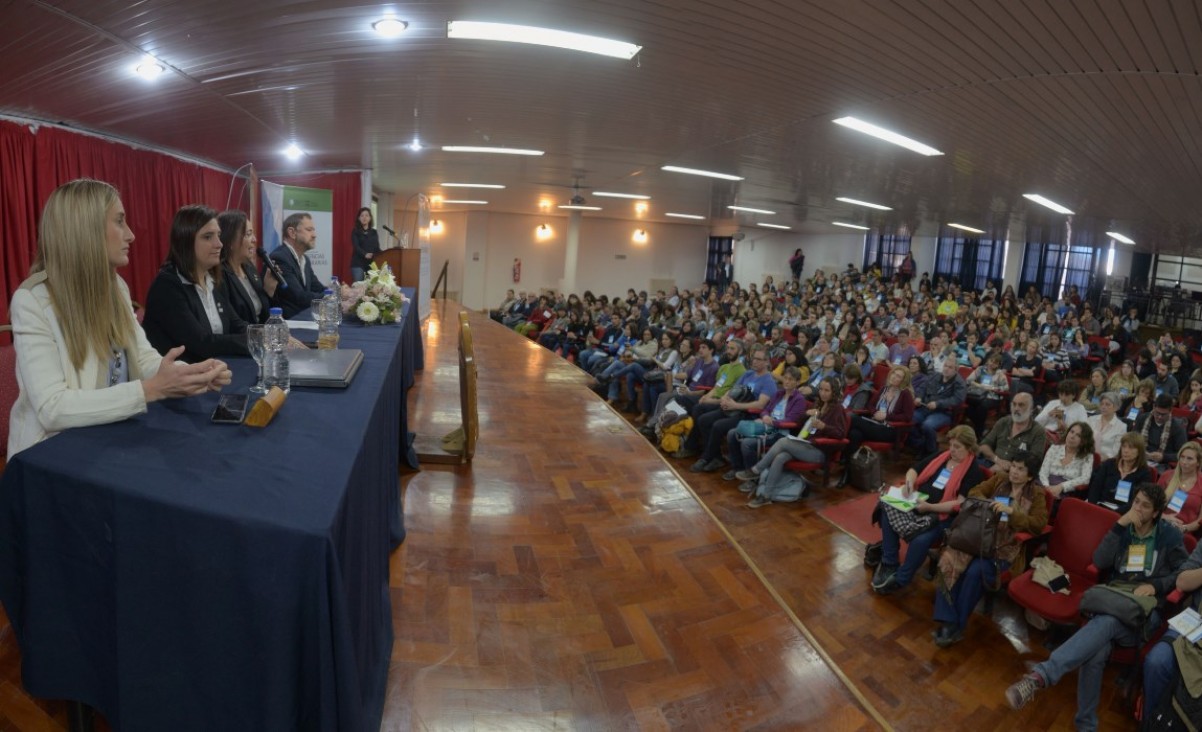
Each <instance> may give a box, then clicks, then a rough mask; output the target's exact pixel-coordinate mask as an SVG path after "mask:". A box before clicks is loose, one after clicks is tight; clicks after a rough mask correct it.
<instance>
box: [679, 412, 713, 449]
mask: <svg viewBox="0 0 1202 732" xmlns="http://www.w3.org/2000/svg"><path fill="white" fill-rule="evenodd" d="M689 414H690V416H691V417H692V418H693V429H691V430H689V436H688V437H686V438H685V441H684V448H685V449H686V450H694V451H697V452H700V451H701V448H702V447H703V446H704V445H705V438H707V437H709V431H710V428H712V427H713V425H714V422H716V421H718V420H719V419H722V408H721V407H719V406H718V403H717V402H706V403H705V404H702V403H701V402H698V403H697V406H695V407H693V408H692V410H690V412H689Z"/></svg>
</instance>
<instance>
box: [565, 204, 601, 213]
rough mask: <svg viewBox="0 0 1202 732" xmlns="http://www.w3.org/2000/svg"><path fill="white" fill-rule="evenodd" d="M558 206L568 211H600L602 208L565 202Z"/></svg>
mask: <svg viewBox="0 0 1202 732" xmlns="http://www.w3.org/2000/svg"><path fill="white" fill-rule="evenodd" d="M557 208H562V209H566V210H568V211H600V210H601V207H600V206H577V205H575V204H572V203H565V204H563V205H562V206H558V207H557Z"/></svg>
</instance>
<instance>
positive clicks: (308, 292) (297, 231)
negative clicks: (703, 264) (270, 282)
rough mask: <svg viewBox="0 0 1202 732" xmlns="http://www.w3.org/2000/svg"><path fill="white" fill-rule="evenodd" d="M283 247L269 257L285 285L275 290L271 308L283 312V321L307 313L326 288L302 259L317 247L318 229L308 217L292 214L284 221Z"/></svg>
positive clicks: (306, 215) (307, 260) (307, 215)
mask: <svg viewBox="0 0 1202 732" xmlns="http://www.w3.org/2000/svg"><path fill="white" fill-rule="evenodd" d="M283 235H284V243H283V244H282V245H280V246H279V247H277V248H276V249H275V251H273V252H272V253H271V261H273V262H275V264H276V266H277V267H279V270H280V274H282V275H283V276H284V285H286V287H284V286H281V287H277V288H276V291H275V295H274V296H273V297H272V298H271V304H272V305H274V306H276V307H278V308H283V310H284V317H285V318H291V317H292V316H293V315H296V314H297V313H299V312H300V311H302V310H307V309H308V308H309V306H310V305H311V304H312V302H313V300H315V299H316V298H319V297H321V295H322V293H323V292H325V289H326V286H325V285H324V284H322V282H321V281H320V280H318V279H317V275H316V274H314V273H313V265H312V264H310V263H309V258H308V257H306V256H305V253H306V252H308V251H309V250H310V249H312V248H313V247H315V246H317V227H315V226H314V225H313V217H312V216H310V215H309V214H307V213H294V214H292V215H291V216H289V217H288V218H286V219H284V231H283Z"/></svg>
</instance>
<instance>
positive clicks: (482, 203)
mask: <svg viewBox="0 0 1202 732" xmlns="http://www.w3.org/2000/svg"><path fill="white" fill-rule="evenodd" d="M443 203H444V204H449V203H458V204H460V205H463V206H487V205H488V201H467V200H451V199H447V200H445V201H443Z"/></svg>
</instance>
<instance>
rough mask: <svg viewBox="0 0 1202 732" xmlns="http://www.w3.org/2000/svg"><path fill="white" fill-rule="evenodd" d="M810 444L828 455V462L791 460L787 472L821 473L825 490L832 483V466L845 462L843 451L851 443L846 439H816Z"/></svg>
mask: <svg viewBox="0 0 1202 732" xmlns="http://www.w3.org/2000/svg"><path fill="white" fill-rule="evenodd" d="M810 442H812V443H813V444H814V447H817V448H818V449H819V450H821V451H822V452H823V453H824V454H825V455H826V462H825V463H807V462H805V461H804V460H790V461H789V462H787V463H785V470H789V471H792V472H794V473H805V472H813V471H821V472H822V487H823V488H825V487H826V486H827V485H829V484H830V482H831V464H832V463H839V462H841V461H842V460H843V451H844V450H845V449H847V446H848V445H849V444H850V443H849V441H848V440H846V439H839V440H835V439H832V438H830V437H815V438H814V439H813V440H810Z"/></svg>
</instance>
